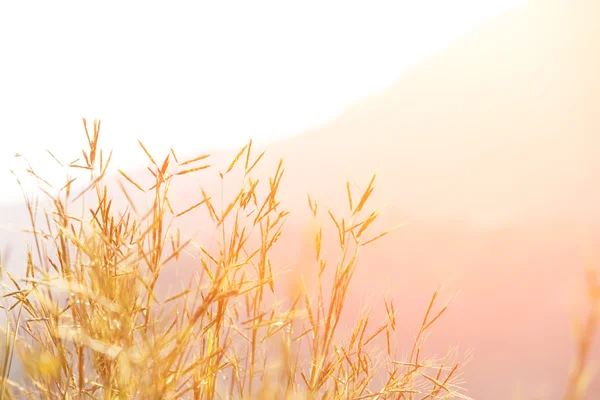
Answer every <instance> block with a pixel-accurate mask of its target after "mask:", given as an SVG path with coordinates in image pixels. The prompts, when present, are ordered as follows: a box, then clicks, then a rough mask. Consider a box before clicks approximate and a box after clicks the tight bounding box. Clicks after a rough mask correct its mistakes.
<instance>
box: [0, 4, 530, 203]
mask: <svg viewBox="0 0 600 400" xmlns="http://www.w3.org/2000/svg"><path fill="white" fill-rule="evenodd" d="M292 4H293V5H292ZM522 4H523V1H518V0H504V1H502V0H472V1H468V0H454V1H448V0H440V1H415V0H410V1H402V0H396V1H391V2H376V1H365V2H362V3H360V2H351V1H339V2H338V1H324V0H323V1H299V2H283V1H269V2H266V1H238V2H228V1H204V2H200V1H196V2H181V1H168V2H166V1H165V2H160V3H159V2H151V1H147V2H139V3H136V2H132V1H118V2H113V1H99V2H91V1H85V2H83V1H69V2H67V1H53V2H46V1H44V2H42V1H40V2H30V1H18V2H17V1H15V2H9V1H5V2H2V3H0V189H1V191H0V204H1V203H7V202H14V201H18V200H19V199H20V198H21V194H20V193H21V192H20V189H19V187H18V186H17V184H16V182H15V179H14V177H13V176H12V175H11V174H10V172H9V168H15V169H17V170H19V171H22V170H23V168H24V164H23V159H21V158H15V157H14V154H15V153H21V154H24V155H26V156H27V158H28V159H29V160H30V161H32V163H33V166H34V168H35V169H36V170H38V171H41V172H44V176H45V177H47V178H48V179H49V180H50V181H51V183H52V182H53V181H54V180H55V179H58V180H56V181H54V182H63V181H64V171H62V170H60V169H58V168H55V167H54V165H55V164H54V161H52V160H51V158H50V157H49V156H48V155H47V154H46V153H45V149H50V150H51V151H52V152H53V153H54V154H55V155H56V156H57V157H59V158H60V159H62V160H63V161H64V162H69V161H72V160H73V159H74V158H75V157H77V156H78V155H80V149H81V148H82V147H84V146H85V137H84V134H83V133H84V132H83V126H82V121H81V118H82V117H85V118H86V119H87V120H88V124H89V125H90V126H91V125H92V122H93V120H94V119H101V120H102V136H101V146H102V147H104V148H107V149H114V151H115V154H114V156H113V161H112V166H113V168H112V169H113V170H114V169H116V168H122V169H128V168H132V167H135V166H136V165H138V164H139V163H140V162H145V161H146V159H145V156H144V154H143V153H142V151H141V149H140V148H139V146H138V144H137V139H141V140H142V141H143V142H144V144H146V146H147V147H148V148H149V149H150V151H151V152H153V153H154V154H155V155H156V157H157V158H160V157H161V156H162V157H164V156H165V155H166V152H167V151H168V149H169V148H170V147H173V148H174V149H175V150H176V151H177V152H178V153H180V154H183V153H186V152H209V151H212V150H215V149H219V148H226V147H238V146H242V145H243V144H245V143H246V142H247V141H248V139H249V138H253V139H254V140H255V141H258V142H262V143H266V142H269V141H272V140H277V139H280V138H285V137H286V136H289V135H293V134H297V133H300V132H302V131H303V130H305V129H308V128H310V127H312V126H315V125H318V124H320V123H323V122H325V121H327V120H328V119H331V118H333V117H335V116H336V114H338V113H339V112H340V111H341V110H342V109H343V108H344V107H345V106H347V105H349V104H351V103H354V102H356V101H357V100H359V99H360V98H362V97H364V96H366V95H368V94H370V93H373V92H376V91H378V90H380V89H383V88H385V87H386V86H388V85H391V84H393V83H394V82H395V81H396V80H397V79H398V78H399V76H400V75H401V73H402V71H403V70H406V68H409V67H411V66H413V65H414V64H416V63H418V62H420V61H423V60H424V59H426V58H427V57H429V56H431V55H433V54H435V53H436V52H438V51H440V50H441V49H443V48H444V47H445V46H447V45H448V44H449V43H450V42H451V41H452V40H454V39H456V38H457V37H458V36H459V35H461V34H464V33H466V32H468V31H469V30H471V29H473V28H474V27H475V26H476V25H477V24H480V23H484V22H485V18H487V17H489V16H491V15H493V14H497V13H500V12H504V11H508V10H509V9H511V8H513V7H516V6H519V5H522Z"/></svg>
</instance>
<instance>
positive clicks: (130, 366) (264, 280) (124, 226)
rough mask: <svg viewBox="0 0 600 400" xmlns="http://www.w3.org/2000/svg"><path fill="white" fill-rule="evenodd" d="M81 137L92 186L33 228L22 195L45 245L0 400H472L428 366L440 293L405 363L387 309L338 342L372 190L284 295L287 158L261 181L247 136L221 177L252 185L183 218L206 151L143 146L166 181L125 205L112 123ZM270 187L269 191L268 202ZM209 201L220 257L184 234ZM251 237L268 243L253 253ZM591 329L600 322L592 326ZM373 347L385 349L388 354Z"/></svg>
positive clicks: (65, 192) (18, 295) (24, 290)
mask: <svg viewBox="0 0 600 400" xmlns="http://www.w3.org/2000/svg"><path fill="white" fill-rule="evenodd" d="M84 127H85V131H86V135H87V138H88V143H89V148H88V149H87V150H85V151H83V160H81V161H74V162H72V163H71V164H69V166H70V167H71V168H78V169H84V170H88V171H89V174H90V183H89V185H87V187H86V189H85V190H84V191H83V192H81V193H73V187H74V185H73V182H74V181H73V180H72V179H68V180H67V182H66V184H65V185H64V187H62V188H61V189H60V190H59V191H58V194H51V193H50V192H49V191H46V192H45V193H46V194H47V196H48V199H49V200H50V204H51V207H50V209H48V210H46V211H45V212H44V215H43V216H44V220H45V222H46V223H45V226H43V227H41V226H37V222H36V221H39V218H38V216H37V215H36V213H37V212H38V211H37V210H38V208H39V207H38V203H36V202H34V201H33V200H31V199H30V198H28V197H27V196H26V201H27V206H28V209H29V212H30V217H31V224H32V229H31V232H32V234H33V239H34V244H35V246H34V247H33V249H30V250H29V252H28V263H27V270H26V276H25V277H24V278H23V279H17V278H15V277H12V276H8V278H9V281H10V288H6V289H7V294H6V295H5V296H4V297H5V299H7V300H8V301H7V306H6V312H7V313H8V315H9V317H10V318H9V322H8V323H7V326H6V327H5V329H4V339H5V340H4V344H3V348H2V350H3V354H1V356H2V358H1V360H0V361H1V362H2V367H1V368H2V370H1V373H2V375H1V376H0V378H1V379H2V380H1V381H0V398H51V399H54V398H60V399H70V398H105V399H113V398H119V399H124V398H144V399H146V398H153V399H172V398H194V399H200V398H202V399H215V398H219V399H221V398H222V399H225V398H248V399H250V398H261V399H268V398H272V399H284V398H288V399H295V398H298V399H300V398H306V399H316V398H319V399H321V398H324V399H352V398H353V399H384V398H385V399H388V398H390V399H392V398H393V399H423V400H425V399H441V398H467V397H466V396H465V395H464V394H462V393H463V392H464V391H463V390H462V389H461V388H460V387H458V386H457V385H458V383H460V382H459V381H458V378H459V373H458V372H459V365H458V364H457V363H455V362H454V361H453V360H452V359H451V358H449V357H447V358H444V359H442V360H437V361H435V360H428V359H426V358H424V356H423V351H422V345H423V341H424V338H425V336H426V334H427V331H428V330H429V329H430V328H431V326H432V324H434V323H435V321H436V320H437V319H438V318H439V317H440V316H441V315H442V314H443V313H444V312H445V310H446V307H445V306H444V307H441V308H438V307H437V306H436V300H437V299H438V294H437V293H434V295H433V296H432V298H431V302H430V304H429V305H428V307H427V309H426V314H425V316H424V319H423V322H422V325H421V328H420V330H419V332H417V336H416V340H415V342H414V345H413V347H412V349H410V355H409V357H408V358H407V359H404V360H402V359H399V358H398V356H397V349H396V343H395V337H396V336H397V335H396V324H397V323H396V310H395V308H394V303H393V302H392V301H391V300H386V302H385V307H386V311H387V313H386V314H387V318H386V319H385V320H384V321H381V322H380V323H379V325H375V327H373V321H371V320H370V318H369V316H367V315H363V316H361V317H360V318H358V321H357V323H356V325H355V327H354V329H353V330H351V331H348V332H340V328H339V325H338V324H339V322H340V318H341V316H342V312H343V309H344V304H345V302H346V300H347V295H348V290H349V284H350V282H351V280H352V277H353V274H354V271H355V268H356V266H357V257H358V252H359V250H360V248H361V247H362V246H365V245H368V244H369V243H371V242H372V241H374V240H377V239H378V238H380V237H382V236H383V235H385V232H384V233H380V234H378V233H375V234H372V233H370V232H369V227H370V225H371V224H372V222H373V221H374V220H375V219H376V218H377V214H376V213H375V212H368V211H366V208H367V204H368V199H369V196H370V194H371V193H372V191H373V183H374V180H372V181H371V182H370V183H369V185H368V188H367V189H366V190H365V192H364V193H359V194H355V193H352V192H351V190H350V186H349V185H348V186H347V189H348V203H349V212H348V214H349V215H348V216H347V218H336V217H335V216H334V213H333V212H332V211H329V210H327V211H326V212H325V214H324V215H325V218H326V221H327V222H329V220H330V221H331V222H333V224H331V225H330V226H332V227H334V228H335V229H336V231H337V235H338V237H339V259H338V261H337V263H335V265H330V264H329V263H327V262H326V261H324V259H323V257H322V255H321V246H322V237H323V231H322V228H318V229H317V230H316V232H315V237H314V247H315V253H316V254H315V256H316V258H315V261H316V264H317V272H316V276H312V277H310V279H311V281H312V282H316V284H315V285H313V286H314V288H313V289H309V288H308V286H309V285H307V284H303V282H302V281H299V284H298V285H297V286H296V287H294V288H293V290H286V289H285V288H284V290H283V294H282V293H281V292H282V290H281V289H279V290H275V289H276V287H277V288H280V286H281V285H280V283H279V281H278V279H279V278H278V275H277V274H275V273H274V268H273V265H272V263H271V261H270V257H269V255H270V252H271V251H272V249H273V246H275V245H276V242H277V240H278V238H279V237H280V236H281V234H282V229H283V227H284V224H285V221H286V217H287V215H288V213H287V212H286V211H284V210H283V209H282V205H281V204H280V203H279V202H278V197H277V194H278V188H279V184H280V182H281V179H282V177H283V163H280V164H279V166H278V168H277V170H276V171H275V174H274V175H273V176H272V177H271V178H270V179H269V181H268V182H260V181H259V180H258V179H256V180H253V179H252V178H251V174H250V173H251V171H252V170H253V168H254V167H255V166H256V164H257V163H258V162H259V160H260V158H261V157H262V154H261V155H260V156H259V157H256V158H254V157H253V155H252V154H251V146H252V142H250V143H249V144H248V145H247V146H245V147H244V148H243V149H242V150H241V151H240V152H239V154H238V155H237V157H235V159H234V160H233V161H232V163H231V165H230V166H229V168H228V169H227V171H226V172H225V173H222V174H220V177H221V179H222V180H224V179H225V178H226V175H227V174H228V173H229V172H231V171H232V170H233V169H234V168H243V172H244V174H243V175H244V184H243V187H242V188H241V189H240V191H239V193H238V194H237V196H236V197H235V200H234V201H232V202H231V203H230V204H220V206H217V204H219V202H218V201H213V199H211V198H210V197H209V196H208V195H207V194H206V193H204V192H202V193H203V196H202V197H201V198H199V199H198V200H197V201H196V202H195V203H194V202H190V204H189V208H187V209H186V210H183V211H179V210H174V209H173V207H172V205H171V202H170V201H169V188H170V186H171V183H172V182H173V180H174V179H179V178H180V176H182V175H185V176H189V175H188V174H193V173H197V172H198V171H201V170H204V169H206V168H208V167H209V165H208V164H206V162H207V161H208V156H207V155H202V156H199V157H196V158H195V159H192V160H189V161H179V160H178V159H177V157H176V155H175V152H174V151H171V152H170V153H169V154H168V156H167V157H166V158H165V159H164V160H162V162H157V161H156V160H155V159H154V158H153V157H152V156H151V154H150V153H149V152H148V151H147V150H146V149H145V148H144V146H143V144H142V143H141V142H140V146H141V148H142V150H143V151H144V152H146V155H147V156H148V160H149V168H148V170H149V172H150V174H151V176H152V179H153V181H154V184H153V185H152V186H151V187H150V188H149V189H144V188H143V187H142V185H141V184H139V183H137V182H135V181H134V180H133V179H131V178H130V177H129V176H127V175H126V174H125V173H124V172H121V177H122V178H123V179H122V182H121V183H120V185H121V189H122V190H123V192H124V193H125V195H126V197H127V199H129V206H128V207H127V208H126V209H124V210H117V209H116V207H115V206H113V203H112V201H111V199H112V198H113V197H114V193H110V191H109V190H108V188H107V186H106V185H105V183H104V181H105V173H106V170H107V166H108V164H109V162H110V155H109V156H108V157H105V155H104V154H103V153H102V151H101V150H100V149H99V147H98V138H99V130H100V123H99V122H98V123H94V127H93V132H91V133H90V132H89V131H88V128H87V125H86V123H85V120H84ZM159 161H161V160H159ZM28 172H29V174H31V175H33V176H35V177H36V178H37V179H40V182H41V188H42V189H43V188H44V187H47V185H46V183H44V181H43V180H42V178H41V177H39V176H38V175H36V174H35V172H33V171H32V170H30V171H28ZM44 185H46V186H44ZM265 185H266V186H265ZM259 187H261V188H264V189H265V190H264V191H265V192H266V193H267V194H266V195H265V196H259V194H258V193H259V190H258V188H259ZM132 190H133V191H140V192H143V193H144V194H145V196H146V197H147V198H149V199H151V201H150V202H149V206H148V207H147V209H140V205H139V204H135V203H134V201H133V200H131V196H130V193H131V191H132ZM90 196H91V198H92V203H93V204H92V205H91V206H89V205H88V206H87V208H85V210H86V211H85V212H81V213H80V214H77V215H76V214H74V211H73V210H72V208H74V207H73V203H74V201H75V200H79V201H80V202H82V201H84V200H85V199H88V198H89V197H90ZM308 203H309V207H310V209H311V211H312V213H313V217H314V218H315V220H317V221H318V220H319V217H320V216H321V215H323V213H322V211H321V212H320V210H319V209H318V204H317V202H315V201H313V200H312V199H311V198H310V197H309V199H308ZM198 207H203V208H205V209H206V210H207V211H208V213H209V215H210V217H211V220H212V221H213V222H214V224H215V226H216V232H217V233H218V237H219V244H218V249H217V250H216V251H212V252H211V251H209V250H208V249H207V248H205V247H204V246H202V245H201V244H198V243H195V242H193V241H192V240H191V239H182V238H181V235H180V234H179V232H178V231H177V230H176V229H175V228H174V223H175V222H176V221H177V219H180V218H185V217H186V213H188V212H190V211H191V210H193V209H197V208H198ZM251 237H253V238H254V239H255V240H254V241H255V242H257V243H258V245H257V246H255V247H253V246H251V245H250V243H251V242H253V241H252V240H250V239H251ZM189 247H192V248H193V247H195V248H196V249H197V250H198V252H199V254H201V257H200V259H199V263H200V264H201V271H202V272H201V273H199V274H198V275H197V278H196V279H195V280H194V281H192V282H189V285H188V287H187V288H185V289H184V290H182V291H181V292H180V293H177V294H175V295H173V296H170V297H169V298H161V297H160V296H159V295H158V294H157V285H158V282H159V278H160V277H161V273H162V272H163V268H164V266H165V265H166V264H167V263H169V262H173V261H176V260H177V259H178V258H179V256H180V255H181V254H182V252H183V251H184V249H186V248H189ZM327 276H332V277H333V284H332V285H327V284H326V281H327V279H325V278H326V277H327ZM276 283H277V284H276ZM595 290H596V292H594V293H595V296H596V297H594V299H596V301H597V298H598V294H597V293H598V290H597V288H596V289H595ZM594 324H595V319H593V322H590V325H588V326H587V329H588V330H589V329H594ZM585 337H589V332H587V333H586V334H585V335H582V338H584V339H582V341H581V346H580V359H581V362H579V363H578V364H577V368H576V369H575V370H574V373H573V380H572V384H571V386H570V387H572V388H573V389H572V393H571V392H570V396H572V397H571V398H576V397H575V396H576V395H577V394H576V392H577V388H579V387H581V383H580V382H581V381H582V378H581V377H582V376H583V375H584V368H583V365H584V364H585V355H586V351H587V349H588V348H589V344H588V343H587V342H586V339H585ZM376 339H377V340H379V341H380V342H382V343H385V346H384V348H383V349H379V348H377V347H376V346H375V343H376ZM405 350H408V349H405ZM17 357H18V358H19V359H20V360H21V363H22V364H23V368H24V370H25V371H26V375H27V376H26V378H25V379H23V380H22V382H21V381H16V380H11V379H9V377H10V376H11V366H12V365H13V364H14V362H13V361H14V360H15V359H16V358H17ZM570 390H571V389H570Z"/></svg>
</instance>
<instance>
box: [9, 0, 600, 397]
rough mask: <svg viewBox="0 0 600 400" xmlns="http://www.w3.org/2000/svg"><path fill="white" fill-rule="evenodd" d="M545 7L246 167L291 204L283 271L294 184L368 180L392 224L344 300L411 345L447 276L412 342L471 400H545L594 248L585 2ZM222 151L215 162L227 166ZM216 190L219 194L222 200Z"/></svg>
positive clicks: (294, 222)
mask: <svg viewBox="0 0 600 400" xmlns="http://www.w3.org/2000/svg"><path fill="white" fill-rule="evenodd" d="M555 3H556V4H553V3H552V2H532V3H531V6H530V7H529V8H526V9H524V10H520V11H516V12H511V13H509V14H506V15H503V16H500V17H497V18H495V19H493V20H491V21H490V22H489V23H487V24H486V25H485V26H482V27H480V28H478V29H476V30H475V31H473V32H471V33H469V34H468V35H465V36H464V37H463V38H461V39H460V40H458V41H457V42H456V43H455V44H453V45H452V46H451V47H449V48H448V49H447V50H446V51H445V52H443V53H442V54H439V55H438V56H436V57H434V58H432V59H431V60H429V61H427V62H425V63H423V64H422V65H419V66H418V67H416V68H414V69H413V70H411V71H409V72H407V73H405V74H403V75H402V76H401V77H400V79H399V81H398V83H397V84H396V85H394V86H393V87H390V88H389V89H388V90H386V91H384V92H382V93H379V94H375V95H373V96H371V97H369V98H367V99H365V100H364V101H362V102H360V103H358V104H356V105H355V106H353V107H351V108H350V109H348V110H346V111H345V112H343V113H342V114H341V115H340V116H339V117H338V118H337V119H335V120H334V121H331V123H329V124H326V125H324V126H322V127H321V128H319V129H315V130H313V131H311V132H306V133H303V134H299V135H298V136H296V137H294V138H292V139H289V140H286V141H283V142H280V143H276V144H273V145H272V146H270V147H269V148H268V150H267V154H266V155H265V158H264V160H263V162H262V163H261V164H262V167H261V169H260V170H257V174H260V173H261V172H264V173H271V172H274V170H275V167H276V165H277V161H278V160H279V157H282V158H283V159H284V161H285V168H286V173H285V176H284V179H283V182H282V188H281V190H280V192H281V195H282V196H281V200H283V205H284V207H285V208H287V209H292V210H294V211H296V212H295V215H294V217H293V218H291V219H290V221H289V224H288V229H287V231H286V234H285V236H284V238H283V239H282V240H281V241H280V242H279V249H278V250H277V259H278V261H279V262H280V265H283V266H294V265H298V264H299V263H302V262H305V261H306V260H307V259H309V260H310V259H312V257H308V258H307V257H306V254H305V253H304V252H305V251H312V249H307V248H305V247H304V244H303V242H302V240H300V239H301V235H302V234H303V233H304V229H305V222H303V221H304V218H305V217H306V216H307V210H308V206H307V201H306V192H310V193H311V195H312V196H313V198H316V199H317V200H319V201H320V202H321V203H322V206H323V207H325V206H328V207H330V208H332V209H333V210H335V211H339V212H341V211H343V210H346V208H347V204H346V193H345V187H344V184H345V181H346V179H350V180H351V181H352V182H355V183H356V184H357V185H359V186H360V187H361V188H363V189H364V188H365V187H366V185H367V183H368V180H369V178H370V176H371V175H372V174H373V173H377V174H378V180H377V184H376V186H377V188H376V190H375V193H374V200H373V202H372V203H371V204H372V205H373V206H376V207H377V208H379V209H380V210H382V211H383V212H384V214H383V216H382V221H380V222H379V224H378V227H391V226H393V225H395V224H397V223H399V222H403V221H406V222H408V223H409V224H408V225H407V226H406V227H405V228H402V229H401V230H399V231H398V232H396V233H394V234H393V235H390V236H389V237H387V238H386V239H384V240H382V241H381V242H380V243H378V244H376V245H375V246H374V247H372V248H370V249H368V250H366V251H365V252H363V253H362V255H361V257H362V258H361V260H362V261H361V267H359V270H358V272H357V275H358V277H357V278H358V279H357V281H356V282H355V284H354V287H353V289H352V290H353V293H354V295H355V297H354V298H353V299H352V301H353V304H355V305H356V306H357V307H358V306H359V305H360V304H362V302H364V301H365V300H366V299H367V297H366V296H367V295H369V294H370V293H372V294H373V295H372V296H370V297H368V298H373V299H378V298H379V293H380V291H381V290H382V289H384V290H387V291H388V292H391V293H393V294H394V295H395V297H396V298H397V300H398V304H399V305H401V306H402V311H401V315H402V316H405V317H406V321H407V324H406V329H405V330H403V334H405V335H408V336H407V337H410V335H412V334H413V333H414V328H415V327H416V324H417V323H418V318H420V317H421V316H422V313H423V311H424V307H425V306H426V305H425V302H426V301H427V297H428V296H429V295H430V294H431V292H432V291H433V290H434V289H435V288H436V287H437V285H439V284H440V283H443V282H446V281H447V280H448V279H451V280H452V282H451V284H450V286H449V289H450V292H449V293H452V290H460V293H459V296H458V298H457V299H456V301H455V303H454V306H453V307H452V308H451V309H450V313H449V314H448V315H446V316H445V319H444V320H443V321H442V322H441V325H439V326H438V327H437V330H435V332H434V334H433V335H432V336H431V338H430V342H429V344H430V349H432V350H435V351H438V352H439V353H443V352H445V351H447V350H448V348H449V347H451V346H453V345H455V344H459V345H460V350H461V351H463V350H466V349H467V348H473V349H474V359H473V360H472V361H471V363H470V364H469V365H468V366H467V367H466V369H465V375H464V378H465V380H466V384H465V386H466V387H467V388H469V392H468V393H469V395H470V396H472V397H473V398H475V399H506V398H508V396H510V395H511V394H512V393H514V389H515V387H516V385H518V384H520V385H521V387H522V388H523V389H525V390H527V393H529V394H530V395H532V394H533V393H536V391H537V390H538V389H540V388H545V390H546V392H545V393H546V394H548V395H549V398H560V396H561V395H562V389H563V387H564V384H565V382H566V375H567V373H568V370H569V363H570V362H571V357H572V354H573V351H574V344H573V338H572V336H571V333H572V330H571V322H572V317H573V314H572V313H573V312H575V311H577V304H578V302H579V301H580V297H581V295H582V294H581V293H580V289H581V287H582V279H583V269H582V268H583V262H584V261H585V260H586V258H585V256H586V253H585V252H584V249H585V248H586V247H592V248H594V247H596V248H597V246H598V244H599V239H600V237H599V236H598V234H599V233H600V206H598V204H600V187H599V186H598V185H597V182H598V179H599V178H600V162H599V161H598V158H599V156H600V135H599V132H600V129H599V128H600V114H598V110H600V91H599V89H600V75H599V74H598V71H600V26H598V24H597V23H596V16H597V15H600V14H599V12H600V6H599V5H598V4H599V3H597V2H593V1H587V2H585V1H580V2H567V1H565V2H555ZM390 51H394V50H393V49H390ZM315 95H318V94H315ZM232 118H235V116H234V115H232ZM116 150H117V151H118V149H116ZM257 152H258V150H257V151H256V153H257ZM232 156H233V154H218V155H215V160H216V162H217V163H218V164H220V165H222V166H225V168H226V164H227V162H228V161H229V160H230V159H231V157H232ZM203 176H207V178H206V179H207V180H204V181H203V180H199V181H198V182H197V184H196V183H195V182H191V183H190V182H188V183H186V184H185V185H182V186H181V187H178V188H177V192H176V193H177V194H176V199H177V202H178V203H179V204H180V205H181V207H183V205H189V204H191V203H192V202H193V200H192V199H196V198H198V196H199V194H200V192H199V190H198V186H200V185H202V186H205V187H207V190H208V191H209V192H212V193H214V194H215V195H218V193H219V187H218V186H217V185H218V180H217V179H216V173H215V172H214V171H210V170H209V171H208V172H207V173H206V174H204V175H203ZM233 178H235V174H234V176H233ZM228 179H230V178H228ZM231 182H232V183H230V184H229V186H227V187H226V190H225V193H230V192H233V191H237V189H238V186H237V185H236V184H235V181H234V180H232V181H231ZM2 213H3V214H2V218H3V221H2V222H4V218H5V215H8V214H9V213H8V212H7V211H6V210H3V211H2ZM10 214H11V215H13V213H12V212H11V213H10ZM325 217H326V215H322V219H323V221H325V222H327V221H326V219H325ZM193 218H196V219H193V220H192V219H188V220H186V223H185V225H184V226H183V228H184V230H185V231H187V232H196V231H198V230H202V226H203V223H204V222H205V221H206V212H205V211H204V210H201V211H199V212H197V213H195V214H194V216H193ZM209 226H210V225H209ZM206 237H207V238H210V237H211V235H210V233H208V234H207V236H206ZM599 261H600V260H599ZM193 265H194V264H193V263H192V262H184V263H182V264H181V265H179V267H178V268H179V270H178V274H177V276H178V277H177V278H173V281H172V282H169V283H171V284H173V283H176V281H177V280H178V279H182V278H184V277H185V276H187V275H188V273H189V271H190V270H192V269H193ZM172 276H175V275H172ZM351 313H352V309H350V311H349V314H348V315H349V317H350V316H351ZM597 349H598V348H597ZM597 349H596V352H595V353H594V354H595V356H596V357H595V361H597V362H600V351H598V350H597ZM599 391H600V378H598V377H596V378H595V380H594V382H593V388H592V390H591V393H594V392H596V393H598V392H599Z"/></svg>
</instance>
